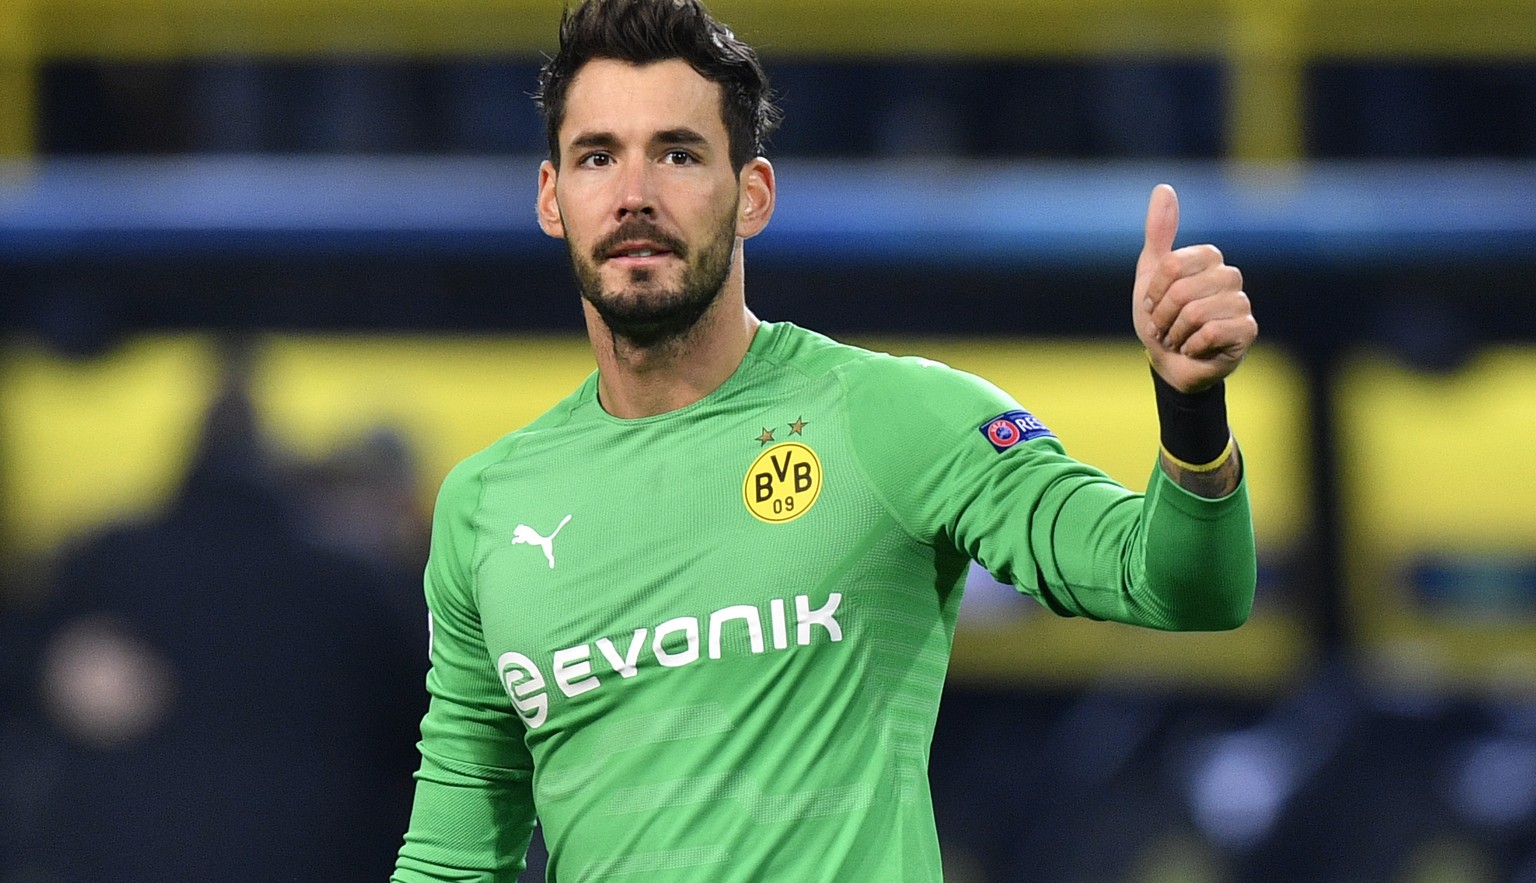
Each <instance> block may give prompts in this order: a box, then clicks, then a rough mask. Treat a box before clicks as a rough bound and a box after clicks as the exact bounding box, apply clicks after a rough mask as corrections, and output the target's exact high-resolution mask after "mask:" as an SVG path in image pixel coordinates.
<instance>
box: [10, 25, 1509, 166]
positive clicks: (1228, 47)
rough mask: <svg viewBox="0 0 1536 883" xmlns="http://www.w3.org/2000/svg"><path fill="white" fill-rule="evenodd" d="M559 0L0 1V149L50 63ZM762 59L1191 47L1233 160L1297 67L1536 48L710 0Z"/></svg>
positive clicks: (1281, 98)
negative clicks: (1217, 89)
mask: <svg viewBox="0 0 1536 883" xmlns="http://www.w3.org/2000/svg"><path fill="white" fill-rule="evenodd" d="M562 5H563V4H562V3H561V2H560V0H6V2H5V3H4V4H0V99H6V100H4V101H3V103H0V133H3V134H0V139H3V140H0V151H3V152H4V153H6V154H10V155H16V154H25V153H27V152H29V151H30V149H31V143H32V141H31V138H32V136H31V135H30V132H31V131H32V123H31V116H32V110H31V100H30V99H23V100H11V99H13V98H14V97H15V96H18V95H29V94H30V92H31V90H32V78H33V76H34V74H33V70H34V68H35V65H36V63H37V62H38V61H39V60H45V59H54V58H105V59H159V60H166V59H178V58H188V57H206V56H218V55H285V56H315V55H342V54H350V55H359V54H364V55H410V56H422V55H428V56H442V55H484V54H514V55H525V56H535V55H537V54H538V53H541V52H548V51H550V50H551V49H552V42H553V38H554V33H555V23H556V22H557V21H558V19H559V12H560V9H561V7H562ZM711 7H712V9H713V10H714V11H715V12H716V13H717V14H718V15H719V16H720V17H721V18H722V19H724V20H725V21H727V22H730V23H731V24H732V25H733V27H735V29H736V30H737V32H738V33H740V34H741V35H742V36H743V37H745V38H746V39H748V40H750V41H752V42H753V43H754V44H756V45H758V46H760V47H761V48H762V49H763V50H764V52H765V53H767V54H769V55H777V56H786V55H796V54H799V55H806V54H818V55H823V54H830V55H839V56H908V55H934V54H939V55H961V56H991V57H1001V56H1014V57H1064V58H1081V57H1090V58H1105V57H1127V56H1152V57H1197V58H1207V59H1211V60H1214V61H1220V62H1223V63H1225V64H1226V66H1227V68H1228V70H1229V72H1230V77H1229V94H1228V98H1227V102H1226V103H1227V113H1226V118H1227V122H1228V133H1229V136H1230V142H1231V145H1232V154H1233V156H1234V158H1237V159H1244V160H1255V159H1257V160H1263V159H1294V158H1297V157H1299V156H1300V154H1301V148H1302V143H1301V138H1302V131H1303V127H1302V119H1303V112H1304V108H1303V94H1302V92H1303V89H1302V74H1303V71H1304V69H1305V67H1306V65H1307V64H1308V63H1309V62H1311V61H1314V60H1319V59H1328V58H1378V57H1418V58H1446V57H1484V58H1526V59H1529V58H1532V57H1536V4H1533V3H1529V2H1527V0H1027V2H1015V0H946V2H943V3H928V2H922V0H905V2H901V0H835V2H827V0H715V2H713V3H712V4H711Z"/></svg>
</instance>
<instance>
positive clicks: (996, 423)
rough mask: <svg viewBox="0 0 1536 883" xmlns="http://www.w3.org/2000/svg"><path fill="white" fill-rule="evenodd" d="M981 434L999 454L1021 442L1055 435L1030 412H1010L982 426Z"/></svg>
mask: <svg viewBox="0 0 1536 883" xmlns="http://www.w3.org/2000/svg"><path fill="white" fill-rule="evenodd" d="M980 429H981V434H982V435H983V436H985V437H986V439H987V441H988V442H991V444H992V447H994V448H996V449H997V452H998V453H999V454H1001V453H1002V452H1004V451H1006V450H1008V449H1009V448H1011V447H1013V446H1014V445H1017V444H1018V443H1019V442H1027V441H1029V440H1030V439H1032V438H1039V437H1040V436H1042V435H1053V433H1052V432H1051V431H1050V430H1049V429H1046V428H1045V424H1044V423H1041V422H1040V421H1039V420H1038V419H1037V418H1036V417H1035V415H1033V414H1031V413H1029V412H1028V411H1009V412H1007V413H1005V414H999V415H997V416H996V417H993V418H992V419H991V420H988V421H987V422H986V423H983V424H981V427H980Z"/></svg>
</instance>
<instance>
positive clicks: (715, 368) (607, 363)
mask: <svg viewBox="0 0 1536 883" xmlns="http://www.w3.org/2000/svg"><path fill="white" fill-rule="evenodd" d="M584 306H585V310H586V320H587V334H588V337H590V338H591V341H592V351H593V354H594V355H595V356H596V357H597V369H598V377H597V392H598V400H599V402H600V403H601V404H602V406H603V410H605V411H607V412H608V413H610V414H612V415H613V416H615V417H621V418H625V419H633V418H637V417H652V416H655V415H657V414H665V413H667V412H669V411H676V410H677V409H678V408H684V407H687V406H688V405H691V404H693V403H694V402H697V401H698V400H700V399H702V398H704V397H705V396H707V395H709V394H710V393H711V392H714V391H715V390H716V389H718V388H719V386H720V384H722V383H724V382H725V381H726V379H727V378H729V377H730V376H731V374H732V373H734V372H735V371H736V369H737V368H738V367H739V366H740V365H741V360H742V359H743V358H745V357H746V354H747V349H748V348H749V347H750V346H751V345H752V337H753V335H755V334H756V333H757V328H758V326H759V325H761V324H762V322H761V321H760V320H759V319H758V318H757V317H756V316H754V315H752V312H751V311H750V310H748V309H747V306H746V302H745V298H744V296H743V293H742V290H741V286H740V285H735V286H732V285H727V287H726V290H725V291H723V292H721V293H720V297H719V298H718V299H716V301H715V302H714V304H712V305H711V306H710V308H709V310H708V311H706V312H705V314H704V315H703V316H702V317H700V319H699V321H698V323H697V324H696V325H694V326H693V328H691V329H689V331H688V332H687V333H686V334H684V335H683V336H682V337H679V338H676V339H673V340H667V341H663V342H661V343H659V344H657V345H655V346H648V347H640V346H636V345H634V344H633V343H631V342H630V341H628V340H625V339H624V338H622V337H619V336H617V335H615V334H613V333H612V332H611V331H609V329H608V326H607V325H606V324H604V323H603V320H602V318H601V317H599V316H598V315H597V313H596V311H594V310H593V309H592V307H591V305H590V304H584Z"/></svg>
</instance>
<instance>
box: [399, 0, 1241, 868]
mask: <svg viewBox="0 0 1536 883" xmlns="http://www.w3.org/2000/svg"><path fill="white" fill-rule="evenodd" d="M539 100H540V104H541V107H542V109H543V111H544V114H545V120H546V127H547V129H546V131H547V134H548V139H549V158H548V160H547V161H545V162H544V163H543V164H542V165H541V166H540V168H539V172H538V192H537V202H536V211H537V215H538V219H539V222H540V224H541V225H542V227H543V229H544V230H545V232H546V233H548V234H549V235H551V236H553V237H556V238H558V239H561V240H563V241H564V242H565V244H566V246H567V247H568V250H569V254H570V259H571V264H572V268H573V270H574V274H575V277H576V282H577V287H578V288H579V289H580V293H581V297H582V301H581V303H582V307H583V314H584V316H585V321H586V325H587V330H588V333H589V337H590V340H591V344H592V348H593V352H594V356H595V360H596V363H597V370H596V371H595V372H594V373H593V374H592V376H591V377H590V378H588V380H587V381H586V382H585V383H584V384H582V386H581V387H580V388H578V389H577V390H575V391H574V392H573V393H572V394H571V395H570V396H569V397H568V398H566V399H565V400H564V401H562V402H561V403H559V404H558V405H556V406H555V407H554V408H553V409H551V410H550V411H549V412H548V413H546V414H545V415H544V416H542V417H540V418H539V419H538V420H536V421H535V422H533V423H532V424H530V425H529V426H526V427H524V428H522V429H520V430H518V431H516V432H513V433H511V434H510V435H507V436H506V437H504V438H503V439H501V440H500V441H498V442H496V443H495V444H493V445H491V446H490V447H489V448H487V449H486V450H484V451H481V452H480V453H478V454H476V455H474V456H472V457H470V458H469V459H467V460H465V461H464V462H463V463H461V464H460V465H459V466H458V467H457V468H455V469H454V470H453V471H452V473H450V475H449V476H448V478H447V479H446V480H445V481H444V484H443V487H442V491H441V493H440V495H439V498H438V504H437V511H436V516H435V522H434V528H433V537H432V550H431V555H430V560H429V561H428V564H427V572H426V580H425V583H426V596H427V602H428V605H429V607H430V610H431V624H432V632H431V640H432V644H431V663H432V668H431V672H430V674H429V676H428V680H427V687H428V690H429V692H430V694H431V705H430V710H429V711H428V713H427V715H426V717H425V719H424V720H423V721H422V727H421V733H422V738H421V745H420V747H421V755H422V763H421V769H420V771H419V773H418V774H417V790H416V798H415V810H414V813H413V816H412V819H411V823H410V828H409V830H408V832H407V833H406V837H405V844H404V846H403V848H402V849H401V851H400V855H399V859H398V864H397V870H396V873H395V876H394V880H396V881H400V883H418V881H430V880H436V881H448V880H452V881H493V880H500V881H510V880H513V879H515V878H516V876H517V874H518V872H519V871H520V870H521V869H522V867H523V865H524V861H525V852H526V850H527V846H528V843H529V839H530V837H531V832H532V830H533V827H534V824H535V820H536V819H537V820H539V821H540V822H541V823H542V825H543V830H544V835H545V840H546V842H547V844H548V846H549V851H550V863H549V866H548V874H549V879H551V880H554V881H566V880H568V881H577V880H617V881H624V880H634V881H647V883H650V881H678V883H683V881H697V883H728V881H742V883H747V881H777V880H784V881H796V883H814V881H850V880H855V881H856V880H882V881H884V880H891V881H896V880H910V881H930V880H938V879H939V878H940V862H939V845H938V839H937V836H936V834H935V830H934V821H933V810H932V805H931V801H930V797H929V790H928V778H927V760H928V749H929V743H930V741H931V738H932V735H933V727H934V721H935V718H936V715H937V712H938V704H939V696H940V692H941V689H942V686H943V682H944V674H945V668H946V665H947V663H948V659H949V653H950V647H951V642H952V639H953V635H954V630H955V618H956V614H957V612H958V610H959V608H960V598H961V591H962V586H963V581H964V576H965V574H966V571H967V568H968V566H969V562H971V561H972V560H974V561H978V562H980V563H981V564H982V565H984V566H985V567H987V568H988V569H989V570H990V571H991V572H992V573H993V574H994V575H996V576H997V577H999V578H1000V579H1003V580H1006V581H1008V582H1011V583H1012V584H1014V585H1016V586H1018V588H1019V590H1020V591H1022V592H1025V593H1027V594H1029V595H1031V596H1033V597H1035V598H1036V599H1038V600H1039V602H1040V603H1041V604H1043V605H1045V606H1046V607H1048V608H1049V609H1051V610H1052V611H1054V612H1056V613H1058V614H1061V615H1063V616H1083V617H1089V618H1094V619H1109V620H1117V621H1121V622H1127V623H1133V624H1136V625H1141V626H1147V627H1151V628H1157V629H1228V628H1233V627H1235V626H1237V625H1239V624H1241V623H1242V622H1243V621H1244V619H1245V618H1246V617H1247V615H1248V612H1249V608H1250V606H1251V604H1252V600H1253V590H1254V579H1255V559H1254V544H1253V531H1252V526H1251V521H1250V516H1249V507H1248V498H1247V491H1246V487H1245V484H1244V482H1243V479H1242V475H1243V469H1242V455H1241V453H1240V452H1239V450H1238V448H1237V445H1236V443H1235V442H1234V441H1233V439H1232V436H1231V435H1230V433H1229V431H1228V427H1227V420H1226V411H1225V404H1224V402H1225V399H1224V395H1225V392H1224V384H1223V380H1224V378H1225V377H1226V376H1227V375H1229V374H1230V373H1232V371H1233V370H1234V369H1236V367H1237V366H1238V364H1239V362H1241V361H1242V359H1243V356H1244V354H1245V353H1246V351H1247V350H1248V348H1249V346H1250V345H1251V344H1252V342H1253V340H1254V338H1255V335H1256V333H1257V326H1256V324H1255V322H1254V319H1253V315H1252V312H1251V310H1250V306H1249V302H1248V298H1247V296H1246V295H1245V294H1244V293H1243V291H1242V279H1241V276H1240V275H1239V273H1238V271H1237V270H1236V269H1234V268H1232V267H1229V266H1227V265H1226V264H1225V263H1224V261H1223V258H1222V256H1221V253H1220V252H1218V251H1217V250H1216V249H1215V248H1213V247H1211V246H1209V245H1195V246H1186V247H1182V248H1175V247H1174V240H1175V235H1176V232H1177V227H1178V203H1177V200H1176V197H1175V195H1174V193H1173V191H1172V190H1171V189H1170V188H1168V187H1165V186H1159V187H1158V188H1156V189H1155V190H1153V192H1152V196H1151V202H1150V205H1149V207H1148V211H1147V217H1146V237H1145V245H1144V248H1143V250H1142V253H1141V256H1140V259H1139V261H1138V262H1137V265H1136V271H1135V279H1134V284H1133V286H1132V292H1131V307H1132V315H1133V318H1134V324H1135V330H1136V333H1137V334H1138V335H1139V337H1140V338H1141V340H1142V342H1143V343H1144V344H1145V345H1146V349H1147V353H1148V355H1149V358H1150V361H1151V369H1152V386H1153V394H1154V396H1155V398H1156V402H1157V407H1158V415H1159V419H1160V422H1161V442H1162V444H1161V451H1160V452H1159V454H1158V455H1157V457H1156V458H1155V462H1149V464H1148V465H1149V467H1150V468H1151V470H1152V477H1151V479H1150V482H1149V484H1148V488H1147V492H1146V493H1145V494H1137V493H1132V492H1131V491H1129V490H1127V489H1125V488H1124V487H1122V486H1120V485H1119V484H1117V483H1115V482H1114V481H1113V480H1111V479H1110V478H1109V477H1107V476H1106V475H1104V474H1103V473H1102V472H1100V471H1098V470H1096V469H1094V468H1093V467H1091V466H1088V465H1085V464H1083V463H1080V462H1078V461H1076V460H1074V459H1072V458H1071V457H1070V456H1069V455H1068V454H1067V453H1065V452H1064V450H1063V447H1062V445H1061V444H1060V443H1059V442H1058V440H1057V439H1056V438H1055V437H1054V436H1053V435H1052V434H1051V432H1050V429H1049V428H1048V427H1047V426H1046V425H1044V424H1043V423H1042V422H1041V421H1040V420H1038V419H1036V418H1035V417H1034V416H1033V415H1031V414H1030V413H1029V412H1028V411H1027V410H1026V409H1025V408H1024V407H1023V406H1021V405H1020V404H1019V403H1018V402H1016V401H1014V400H1013V399H1012V398H1010V397H1009V396H1008V395H1007V394H1005V393H1003V392H1002V391H1000V390H999V389H997V388H996V387H994V386H992V385H990V384H988V383H987V382H986V381H984V380H981V379H979V378H977V377H974V376H970V375H967V374H964V373H961V372H959V371H955V370H952V369H950V368H948V367H945V366H943V365H940V364H937V363H934V362H930V361H926V360H921V359H910V358H894V357H891V356H887V355H883V354H879V353H874V352H869V351H865V350H861V349H856V348H853V347H849V346H844V345H841V344H839V343H836V342H834V341H832V340H829V339H827V338H825V337H822V336H820V335H817V334H815V333H812V332H810V331H807V330H803V329H801V328H798V327H796V326H794V325H791V324H788V323H775V322H765V321H761V320H759V319H758V318H757V317H756V316H754V315H753V313H752V312H751V311H750V310H749V309H748V307H747V303H746V298H745V265H744V256H743V248H744V243H745V241H746V240H748V239H750V238H751V237H753V236H754V235H756V234H757V233H759V232H761V231H762V230H763V229H764V227H765V226H766V225H767V224H768V222H769V219H770V218H771V217H772V215H773V209H774V202H775V197H776V193H777V181H776V178H775V176H774V169H773V166H772V165H771V164H770V163H769V161H768V160H767V159H765V158H764V157H763V155H762V152H763V143H764V140H765V139H766V137H767V136H768V135H769V134H770V132H771V131H772V130H773V128H774V126H775V124H776V123H777V121H778V111H777V110H776V108H775V107H774V105H773V104H772V102H771V100H770V94H769V91H768V88H767V83H766V80H765V78H764V75H763V71H762V69H761V67H760V65H759V62H758V60H757V56H756V55H755V53H754V52H753V50H752V49H751V48H750V47H748V46H747V45H745V44H743V43H742V42H740V41H739V40H737V39H736V38H735V37H734V36H733V35H732V34H731V32H730V31H729V30H727V29H726V28H725V27H723V26H722V25H720V24H719V23H718V22H716V21H715V20H714V19H712V18H711V17H710V16H709V15H708V13H707V12H706V11H705V10H704V9H703V8H702V6H700V5H699V3H698V2H696V0H587V2H585V3H583V4H582V5H581V6H580V7H578V8H577V9H575V10H574V11H569V12H567V14H566V16H565V19H564V21H563V22H562V25H561V29H560V49H559V52H558V54H556V55H555V56H554V58H552V59H551V60H550V61H549V63H548V64H547V65H546V67H545V69H544V71H543V73H542V75H541V83H540V93H539ZM855 208H856V207H854V206H850V207H849V209H850V210H854V209H855ZM913 247H914V248H920V247H922V243H913ZM868 296H876V297H877V296H878V293H873V294H871V295H868ZM507 382H509V383H515V382H516V378H507ZM1151 442H1152V440H1150V439H1149V440H1148V448H1149V451H1150V450H1151V449H1152V443H1151ZM1152 459H1153V458H1150V457H1149V460H1152ZM1000 735H1002V736H1003V738H1006V734H1000Z"/></svg>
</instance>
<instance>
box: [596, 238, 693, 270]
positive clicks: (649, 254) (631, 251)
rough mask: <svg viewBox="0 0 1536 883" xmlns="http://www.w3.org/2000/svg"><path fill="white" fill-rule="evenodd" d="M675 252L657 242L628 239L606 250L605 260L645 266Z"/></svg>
mask: <svg viewBox="0 0 1536 883" xmlns="http://www.w3.org/2000/svg"><path fill="white" fill-rule="evenodd" d="M675 255H676V253H675V252H674V251H672V249H670V248H667V247H665V246H663V245H661V244H659V243H656V242H650V241H646V240H638V241H637V240H630V241H626V242H622V243H620V244H619V245H617V246H615V247H613V248H611V249H609V250H608V252H607V254H606V256H605V257H606V260H608V261H611V262H613V263H616V264H618V265H619V266H628V267H635V266H645V265H648V264H659V263H661V262H662V261H665V260H666V259H668V258H671V257H674V256H675Z"/></svg>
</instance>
